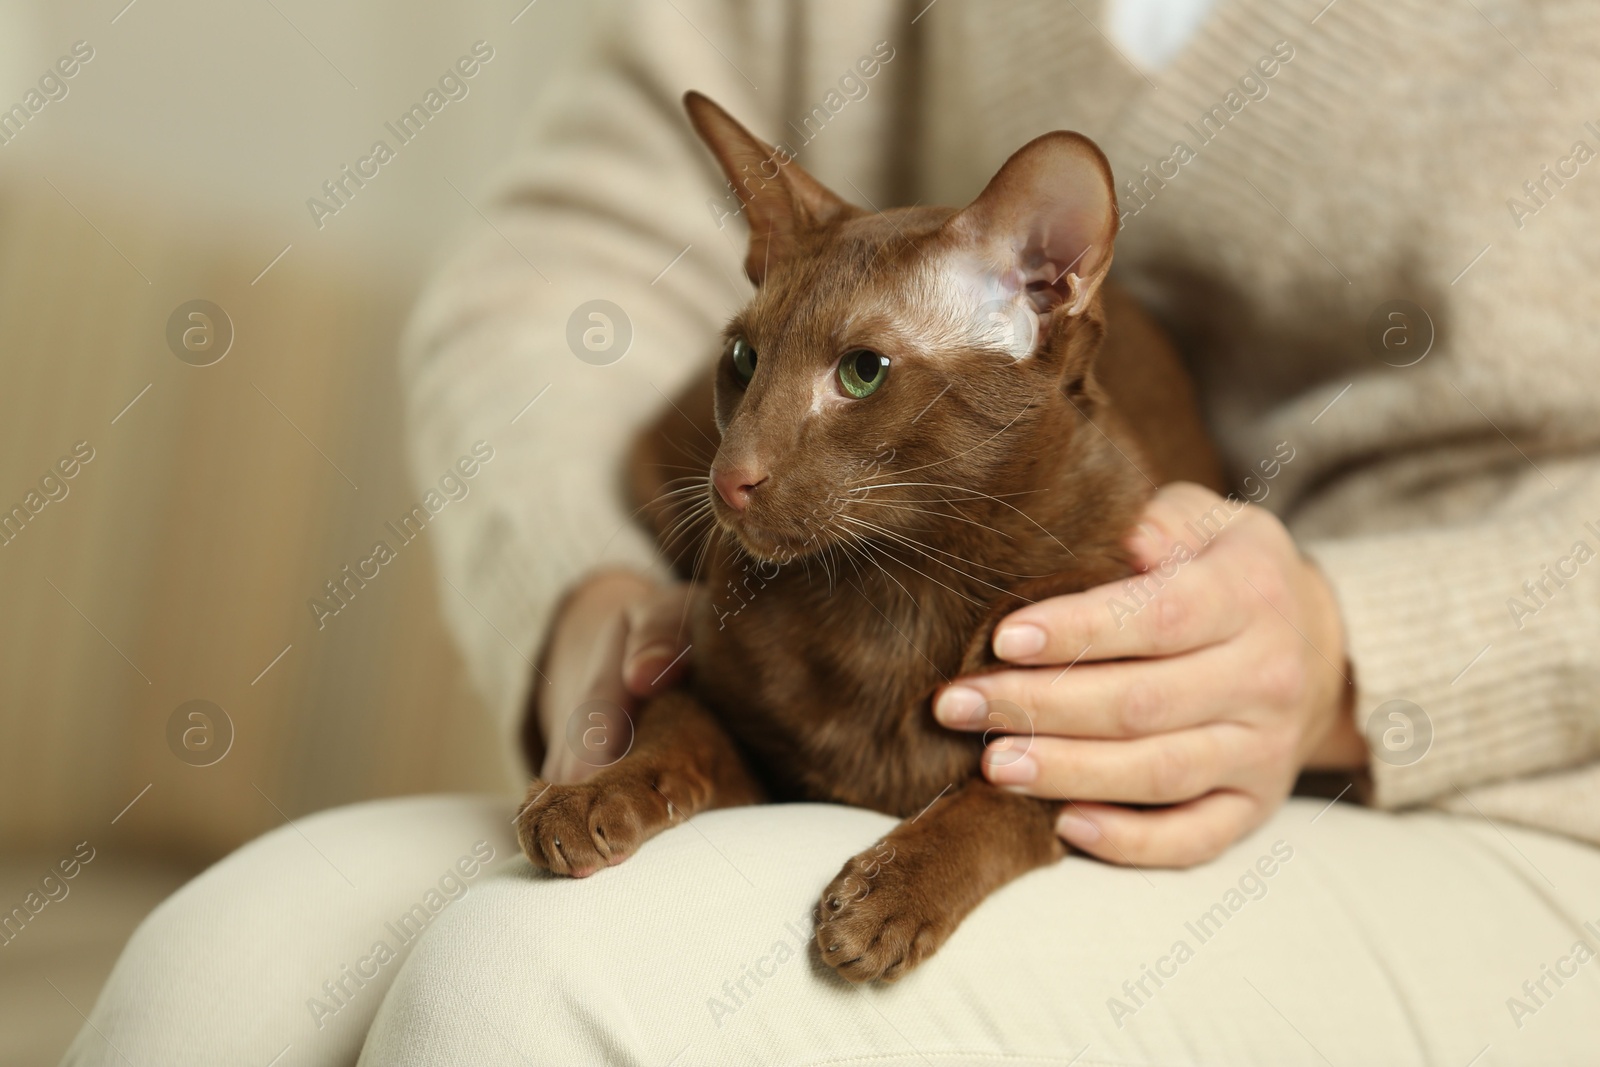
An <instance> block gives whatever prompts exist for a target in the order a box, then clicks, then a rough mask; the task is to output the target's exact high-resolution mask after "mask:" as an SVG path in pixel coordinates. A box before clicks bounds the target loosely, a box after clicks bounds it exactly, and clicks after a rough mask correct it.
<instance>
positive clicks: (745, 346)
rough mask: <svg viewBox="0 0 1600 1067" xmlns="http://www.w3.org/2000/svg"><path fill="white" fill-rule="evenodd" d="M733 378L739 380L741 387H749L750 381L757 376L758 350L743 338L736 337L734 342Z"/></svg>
mask: <svg viewBox="0 0 1600 1067" xmlns="http://www.w3.org/2000/svg"><path fill="white" fill-rule="evenodd" d="M732 358H733V376H734V377H735V378H738V379H739V384H740V385H749V384H750V379H751V378H754V377H755V375H756V350H755V349H753V348H751V347H750V342H749V341H746V340H745V339H744V338H743V337H736V338H734V341H733V353H732Z"/></svg>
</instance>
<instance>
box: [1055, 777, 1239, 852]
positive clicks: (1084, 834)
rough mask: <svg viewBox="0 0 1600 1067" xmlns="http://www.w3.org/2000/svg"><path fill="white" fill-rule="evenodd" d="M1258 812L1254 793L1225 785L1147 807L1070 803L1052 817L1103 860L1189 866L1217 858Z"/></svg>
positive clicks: (1071, 840) (1070, 840) (1071, 839)
mask: <svg viewBox="0 0 1600 1067" xmlns="http://www.w3.org/2000/svg"><path fill="white" fill-rule="evenodd" d="M1264 814H1265V812H1264V810H1263V808H1262V805H1261V803H1260V802H1259V801H1258V800H1257V799H1256V798H1255V797H1252V796H1250V795H1249V794H1247V793H1241V792H1236V791H1234V790H1231V789H1225V790H1218V791H1217V792H1214V793H1207V794H1206V795H1205V796H1202V797H1197V798H1195V799H1194V800H1191V801H1189V802H1188V803H1185V804H1176V805H1173V806H1172V807H1169V808H1154V809H1150V810H1141V809H1136V808H1121V807H1117V806H1115V805H1112V804H1094V803H1081V804H1080V803H1077V802H1076V801H1071V802H1068V803H1067V804H1066V806H1064V807H1063V808H1062V809H1061V814H1060V815H1059V816H1057V818H1056V833H1057V834H1059V835H1061V838H1062V840H1064V841H1066V842H1067V844H1069V845H1072V846H1073V847H1074V848H1077V849H1079V850H1081V851H1083V852H1087V853H1089V855H1091V856H1094V857H1096V858H1097V859H1102V860H1105V861H1106V862H1107V863H1118V864H1124V865H1127V866H1133V867H1190V866H1193V865H1194V864H1196V863H1204V862H1206V861H1207V860H1212V859H1215V858H1216V857H1218V856H1220V855H1221V854H1222V853H1223V852H1224V851H1225V850H1226V849H1227V848H1228V846H1229V845H1231V844H1233V843H1234V842H1235V841H1237V840H1238V839H1239V838H1241V837H1243V836H1244V835H1245V834H1247V833H1249V832H1250V831H1251V830H1254V829H1255V828H1256V826H1258V825H1259V824H1260V822H1261V820H1262V818H1263V816H1264Z"/></svg>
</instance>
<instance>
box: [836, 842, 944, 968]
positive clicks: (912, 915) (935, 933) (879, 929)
mask: <svg viewBox="0 0 1600 1067" xmlns="http://www.w3.org/2000/svg"><path fill="white" fill-rule="evenodd" d="M919 866H920V865H918V864H916V863H915V862H914V861H913V860H912V857H910V856H909V855H906V854H905V853H904V852H902V861H901V862H899V863H896V862H890V863H884V862H882V860H881V857H880V854H879V853H878V852H877V851H876V850H874V851H869V852H864V853H862V854H861V855H859V856H856V857H855V858H853V859H851V860H850V862H848V863H846V864H845V865H844V869H843V870H841V871H840V872H839V875H838V877H836V878H835V879H834V880H833V882H832V883H831V884H830V885H829V886H828V888H827V890H826V891H824V892H823V894H822V901H821V903H820V905H819V907H818V909H817V916H818V918H817V937H816V940H817V949H818V951H819V952H821V954H822V960H823V962H824V963H826V964H827V965H828V966H830V967H832V968H833V969H834V970H835V971H837V972H838V973H839V976H840V977H841V978H844V979H845V980H846V981H849V982H854V983H861V982H870V981H873V980H874V979H882V980H883V981H885V982H893V981H895V980H896V979H898V978H900V977H902V976H903V975H905V974H906V972H908V971H910V970H911V969H912V968H913V967H915V966H917V964H919V963H921V962H922V961H923V960H925V959H927V958H928V957H929V956H931V955H933V953H934V952H935V951H936V950H937V949H938V948H939V946H940V945H941V944H943V943H944V940H945V938H946V937H948V936H949V935H950V931H951V930H952V929H953V928H954V926H955V923H954V922H951V921H950V917H949V913H948V911H947V910H946V909H944V908H942V907H941V906H940V903H939V902H938V901H937V900H936V899H935V897H936V896H937V893H936V892H934V890H935V887H934V886H933V885H932V884H923V880H922V879H919V877H918V873H917V869H918V867H919Z"/></svg>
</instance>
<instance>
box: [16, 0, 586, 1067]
mask: <svg viewBox="0 0 1600 1067" xmlns="http://www.w3.org/2000/svg"><path fill="white" fill-rule="evenodd" d="M586 7H587V5H585V4H582V3H580V2H578V0H535V2H533V3H529V2H528V0H454V2H452V3H448V4H442V3H430V2H425V0H383V2H379V0H343V2H341V3H339V4H333V5H330V4H324V3H317V2H315V0H245V2H239V3H227V4H218V3H214V2H203V0H134V2H133V3H131V4H130V3H128V0H0V107H4V108H9V107H11V106H12V105H13V104H22V105H23V106H24V108H25V109H27V108H28V107H29V106H30V105H29V103H28V100H27V94H28V93H29V92H30V90H37V89H39V87H40V80H41V78H42V77H47V76H49V75H51V74H52V73H55V74H56V78H55V79H54V80H49V81H47V83H46V87H45V92H44V93H41V94H40V96H39V97H35V98H34V102H35V103H37V101H38V100H39V99H40V98H43V99H44V103H43V106H40V107H39V108H38V110H37V111H31V110H30V111H28V112H27V120H26V122H23V121H21V120H20V119H17V118H15V117H12V118H11V119H10V121H9V123H7V121H6V118H5V116H0V141H3V142H4V143H0V512H3V513H4V514H6V515H9V516H11V523H10V525H9V526H5V527H3V529H4V533H3V534H0V603H3V604H4V606H5V611H4V612H3V613H0V912H9V911H10V909H11V908H13V907H15V906H18V905H20V904H22V903H23V900H24V898H25V897H26V896H27V895H28V893H29V892H30V891H32V890H34V889H36V888H37V887H38V885H39V882H40V879H41V878H42V877H44V876H45V875H46V874H47V873H49V872H50V871H51V869H52V868H54V867H55V866H56V864H57V863H58V862H59V861H60V860H62V859H66V858H68V857H71V856H72V855H73V854H74V851H75V850H78V854H79V856H80V857H81V855H82V854H83V853H84V850H83V849H81V848H80V847H79V846H80V843H81V842H86V843H87V848H89V849H92V850H93V856H94V858H93V860H92V861H91V862H89V863H88V864H87V865H86V866H85V867H84V868H83V869H82V871H81V872H80V873H79V874H78V876H77V877H76V878H74V879H73V880H72V881H71V882H70V883H67V884H68V886H69V888H70V893H69V895H68V896H67V897H65V898H63V899H61V900H59V901H52V902H51V903H50V904H49V905H48V906H47V907H46V908H45V909H44V910H43V911H41V912H40V913H39V914H38V915H37V916H36V918H35V920H34V921H32V922H30V923H29V924H28V925H27V927H26V928H25V929H24V930H23V931H22V933H21V935H19V936H15V937H14V939H12V940H10V941H7V942H6V943H4V944H0V1063H4V1064H33V1063H40V1064H45V1063H54V1062H56V1060H57V1058H58V1057H59V1056H60V1054H61V1052H62V1051H63V1050H64V1049H65V1047H66V1045H67V1043H68V1041H69V1040H70V1038H71V1035H72V1034H73V1033H74V1032H75V1031H76V1029H77V1028H78V1026H79V1025H80V1023H81V1017H80V1015H79V1014H78V1013H79V1012H80V1011H81V1012H87V1011H88V1010H89V1008H90V1006H91V1005H92V1004H93V1002H94V999H95V996H96V994H97V993H98V990H99V987H100V984H101V982H102V981H103V980H104V978H105V976H106V974H107V973H108V971H109V969H110V967H111V964H112V962H113V961H114V959H115V955H116V953H117V951H118V950H119V949H120V947H121V945H122V943H123V942H124V941H125V940H126V938H127V936H128V934H129V933H130V932H131V931H132V929H133V927H134V926H135V925H136V924H137V922H138V921H139V919H140V918H141V917H142V916H143V915H144V914H145V913H146V912H148V910H149V909H150V908H152V907H154V905H155V904H156V903H158V902H159V901H160V900H161V899H162V898H163V897H164V896H165V895H167V894H168V893H170V892H171V891H172V890H173V889H174V888H176V886H178V885H179V884H180V883H181V882H183V881H184V880H186V879H187V878H188V877H190V876H191V875H192V874H194V873H195V872H197V871H198V870H199V869H200V868H202V867H203V866H204V865H206V864H208V863H210V862H212V861H214V860H216V859H217V858H219V857H221V856H222V855H223V854H225V853H226V852H228V851H229V850H231V849H233V848H235V847H236V846H238V845H239V844H241V843H242V842H244V841H246V840H248V839H250V838H252V837H254V836H256V835H258V834H260V833H262V832H264V831H267V830H270V829H272V828H274V827H276V826H280V825H282V824H283V823H284V821H285V820H286V819H293V818H296V817H298V816H300V815H304V814H307V813H309V812H313V811H316V810H319V809H322V808H326V807H329V806H332V805H336V804H342V803H347V802H350V801H355V800H360V799H364V798H369V797H378V796H388V795H396V794H407V793H417V792H438V791H453V790H476V791H482V790H490V791H494V790H510V789H512V788H514V787H515V783H514V782H512V781H511V780H510V779H509V777H508V772H507V769H506V768H507V762H506V760H505V758H504V756H503V754H502V753H500V752H499V751H498V748H499V746H498V745H497V743H496V740H495V733H494V730H493V727H492V725H491V723H490V722H489V721H488V718H487V716H486V714H485V713H484V711H483V710H482V709H481V708H480V707H479V706H478V704H477V702H476V700H475V698H474V697H473V695H472V693H471V691H470V689H469V687H468V685H467V684H466V681H465V679H464V677H463V673H462V669H461V667H460V665H459V663H458V662H457V661H456V659H455V657H454V654H453V652H452V650H451V648H450V646H449V644H448V642H447V640H446V638H445V636H444V633H443V631H442V628H441V625H440V623H439V621H438V605H437V603H436V600H435V591H434V590H435V579H434V575H433V573H432V571H431V560H430V558H429V556H428V554H427V553H426V552H420V553H402V554H401V556H400V558H399V560H398V561H397V563H396V564H392V565H390V566H386V567H385V568H384V571H383V573H384V574H385V575H386V577H385V578H384V579H383V580H382V581H380V582H374V583H372V584H370V585H369V586H368V587H367V588H366V589H364V590H362V591H361V594H360V596H359V598H358V599H355V600H353V601H352V602H351V604H350V607H349V608H348V609H347V610H345V611H342V612H341V613H340V615H339V617H338V620H337V623H336V624H330V625H329V626H328V627H327V628H326V629H323V630H321V631H319V630H318V629H317V626H316V623H315V620H314V619H313V617H312V614H311V612H310V611H309V610H308V608H307V606H306V602H307V600H308V598H310V597H313V596H317V595H322V594H323V593H324V583H325V582H327V581H329V580H330V579H333V578H335V577H337V576H338V574H339V571H340V569H341V568H342V567H344V566H345V565H346V564H347V563H352V562H353V561H354V560H355V559H357V558H359V556H360V555H364V554H365V552H366V550H367V549H368V548H369V547H370V545H371V543H372V541H373V540H374V539H375V538H376V537H377V536H378V535H379V534H380V532H381V528H382V525H383V523H384V521H385V520H386V519H388V518H390V517H391V516H394V515H397V514H400V513H403V512H404V511H405V510H406V509H408V508H409V507H410V506H411V505H412V504H413V503H414V502H415V493H414V492H413V491H412V490H411V489H410V487H409V485H408V483H407V480H406V477H405V474H404V472H403V469H402V452H401V447H400V440H401V432H402V427H401V425H400V415H399V412H400V404H399V399H398V393H397V385H396V375H395V365H394V364H395V356H394V353H395V346H396V341H397V338H398V336H399V333H400V330H401V329H402V327H403V325H404V320H405V315H406V314H407V311H408V309H409V306H410V302H411V300H412V298H413V296H414V294H415V291H416V290H417V288H418V286H419V285H420V282H421V280H422V278H423V276H424V274H425V273H426V271H427V270H428V268H429V266H430V264H431V263H433V262H434V261H435V259H436V256H437V254H438V253H439V251H440V248H441V246H442V245H444V244H445V243H447V242H448V241H449V240H450V239H451V238H452V237H455V236H458V235H460V234H463V233H468V232H471V231H472V229H473V228H474V227H483V226H485V225H486V223H485V222H484V221H483V220H482V218H481V217H480V216H479V215H478V214H477V209H476V207H475V206H474V205H475V203H476V200H477V197H478V196H479V195H480V194H481V191H482V190H483V188H484V187H485V186H486V185H487V184H488V176H489V173H490V170H491V168H492V167H493V165H494V164H495V163H496V162H497V161H498V160H500V159H502V158H503V157H504V156H505V155H506V153H507V149H508V144H509V142H510V140H511V139H512V138H513V137H514V136H515V134H516V131H517V130H518V128H519V126H520V123H521V122H522V121H523V119H524V117H525V115H526V113H527V111H528V107H529V103H530V101H531V100H532V99H533V98H534V96H535V95H536V94H537V92H538V90H539V88H540V86H541V85H543V84H544V83H545V82H546V80H547V79H550V78H552V77H553V76H559V73H560V71H561V68H562V64H563V63H568V62H574V61H575V57H576V56H577V55H578V54H579V51H580V49H579V47H578V46H579V45H580V44H581V43H582V42H583V40H584V38H585V35H586V34H587V32H588V31H587V28H586V27H587V25H588V23H589V21H590V17H589V16H588V15H587V14H586V12H585V9H586ZM375 27H382V32H381V33H380V32H375V29H374V28H375ZM480 41H481V42H484V44H485V45H486V46H487V47H488V48H491V49H492V50H493V55H492V59H490V60H488V61H487V62H485V63H483V64H482V65H481V69H480V70H479V71H478V72H477V73H476V74H475V75H474V76H473V77H471V78H470V79H462V80H463V82H464V83H465V85H466V87H467V95H465V96H464V97H461V98H459V99H454V100H451V101H450V102H449V103H448V104H447V106H446V107H445V108H444V109H443V110H442V111H441V112H440V113H439V114H437V115H435V116H434V118H433V120H432V121H430V122H429V123H428V124H427V126H426V127H425V129H423V131H422V132H421V133H420V134H418V135H416V137H415V140H414V141H412V142H411V143H408V144H406V145H405V146H404V147H403V148H401V149H399V151H398V153H397V155H396V158H395V159H393V160H392V161H391V162H389V163H387V164H385V165H384V166H382V167H381V169H380V171H379V174H378V176H377V177H376V178H373V179H370V180H368V182H367V184H366V185H365V186H364V187H363V188H361V189H359V190H358V191H357V192H356V194H355V195H354V196H352V197H350V198H349V202H348V204H347V206H346V207H345V208H344V209H342V210H341V211H340V212H339V213H338V214H337V215H336V216H329V217H325V218H323V219H322V220H321V222H322V225H321V227H320V228H319V226H318V225H317V222H316V220H314V219H313V217H312V214H311V212H310V211H309V210H308V208H307V206H306V201H307V199H308V198H310V197H313V196H318V197H321V198H322V199H324V200H325V201H326V200H327V197H326V195H325V194H324V193H323V191H322V183H323V182H325V181H328V180H330V179H334V178H338V177H339V176H340V173H339V172H340V168H341V167H342V166H344V165H346V164H350V165H354V164H355V163H356V160H357V159H358V158H360V157H362V156H364V155H366V154H367V152H368V151H369V149H370V146H371V145H372V143H373V142H374V141H375V140H377V139H378V138H379V137H380V136H382V137H384V138H385V139H386V140H390V141H391V143H392V142H393V140H394V138H393V137H391V136H389V135H388V134H387V133H386V131H385V130H384V128H383V127H384V123H385V122H390V121H394V120H396V119H397V118H398V116H399V115H400V114H402V113H403V112H405V111H406V110H407V109H408V108H409V107H410V106H411V105H412V104H413V103H417V102H418V101H419V100H420V99H421V98H422V97H423V95H424V94H425V93H426V92H427V90H428V89H430V88H433V87H435V86H436V85H437V83H438V80H439V78H440V76H441V75H442V74H444V73H445V72H446V71H447V69H448V68H450V67H451V65H452V64H454V63H455V62H456V60H457V59H458V58H460V57H462V56H466V55H470V54H472V51H473V46H474V44H475V43H476V42H480ZM79 42H83V44H79ZM74 46H77V52H76V53H75V52H74ZM91 49H92V58H90V59H88V60H87V61H84V62H80V63H78V64H77V65H76V69H75V72H74V74H73V75H72V76H71V77H70V78H67V77H60V76H59V71H60V70H62V69H65V68H58V67H57V66H56V64H57V61H58V60H60V59H62V58H63V57H73V56H74V55H76V56H78V57H80V58H81V56H83V55H84V54H85V53H87V52H88V51H89V50H91ZM482 51H483V46H480V49H479V54H480V55H481V54H482ZM67 66H68V67H71V66H73V64H71V63H69V64H67ZM63 92H64V93H65V95H62V93H63ZM46 94H48V95H46ZM51 96H53V97H55V98H54V99H51V98H50V97H51ZM193 301H207V302H209V305H214V308H211V307H207V306H201V305H196V306H195V307H200V308H201V310H200V311H199V314H201V315H203V316H204V318H200V319H195V318H190V317H189V313H190V311H193V310H194V308H185V307H184V305H189V304H190V303H191V302H193ZM180 309H182V310H181V311H180ZM215 309H221V315H220V316H219V315H218V314H217V312H216V311H215ZM175 313H177V314H176V316H175ZM169 321H175V322H176V323H177V324H178V325H177V328H176V329H175V330H172V331H170V333H171V335H172V338H173V340H170V341H169ZM230 324H231V325H230ZM185 331H189V332H188V334H187V343H186V342H185ZM230 332H231V343H227V337H228V335H229V333H230ZM223 348H226V352H225V354H224V355H222V358H220V359H216V356H217V355H218V353H219V351H221V350H222V349H223ZM179 354H182V355H183V356H184V358H182V359H180V358H179ZM212 360H215V361H214V362H212ZM197 364H208V365H197ZM75 448H77V449H78V458H79V459H81V458H82V457H83V456H84V455H87V454H90V453H91V452H92V458H91V459H89V461H88V462H86V463H80V464H78V466H77V468H76V469H75V473H74V475H73V476H72V477H71V478H70V479H68V478H64V477H61V475H60V471H61V470H63V469H74V468H73V466H72V464H71V463H68V464H66V465H65V466H64V467H62V468H58V467H57V464H58V461H61V460H62V459H63V458H64V457H71V456H73V454H74V449H75ZM63 492H64V493H65V495H62V493H63ZM30 493H31V494H33V495H32V496H30V495H29V494H30ZM14 507H17V508H22V509H23V513H24V514H25V518H19V517H17V514H18V513H15V512H13V511H12V509H13V508H14ZM193 701H203V702H205V703H204V704H191V702H193ZM180 707H183V710H182V711H179V709H180Z"/></svg>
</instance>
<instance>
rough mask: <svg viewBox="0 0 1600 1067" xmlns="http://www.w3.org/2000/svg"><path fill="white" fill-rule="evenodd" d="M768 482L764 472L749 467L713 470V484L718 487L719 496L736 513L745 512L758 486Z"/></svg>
mask: <svg viewBox="0 0 1600 1067" xmlns="http://www.w3.org/2000/svg"><path fill="white" fill-rule="evenodd" d="M766 480H767V475H766V473H765V472H764V471H757V470H752V469H751V468H749V467H734V468H731V469H729V470H721V471H719V470H713V471H712V472H711V483H712V484H713V485H715V486H716V487H717V495H718V496H720V497H722V499H723V500H724V501H725V502H726V503H727V505H728V506H729V507H730V508H732V509H733V510H734V511H743V510H744V509H745V508H747V507H749V506H750V497H751V495H752V494H754V493H755V490H756V486H758V485H760V484H761V483H762V482H764V481H766Z"/></svg>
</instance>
